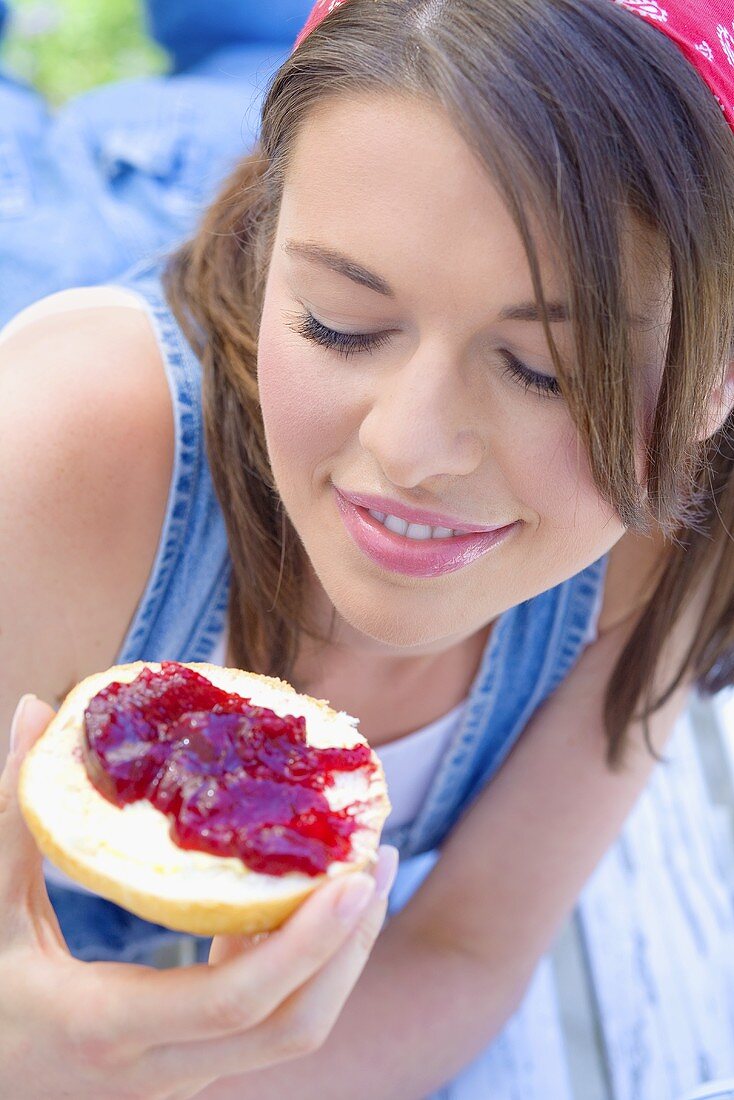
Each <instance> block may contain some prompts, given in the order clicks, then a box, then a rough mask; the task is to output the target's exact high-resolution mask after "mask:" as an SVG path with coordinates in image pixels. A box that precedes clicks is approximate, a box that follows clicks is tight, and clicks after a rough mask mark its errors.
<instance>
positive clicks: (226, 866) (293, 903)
mask: <svg viewBox="0 0 734 1100" xmlns="http://www.w3.org/2000/svg"><path fill="white" fill-rule="evenodd" d="M181 663H183V662H181ZM146 666H147V667H148V668H150V669H152V670H154V671H160V670H161V665H159V664H156V663H154V662H143V661H137V662H135V663H134V664H129V665H115V666H113V667H111V668H109V669H107V671H105V672H100V673H97V674H95V675H93V676H88V677H87V678H86V679H85V680H82V681H81V682H80V683H79V684H77V686H76V687H75V688H73V689H72V690H71V691H70V692H69V694H68V695H67V696H66V698H65V699H64V702H63V703H62V705H61V707H60V708H59V711H58V713H57V714H56V716H55V717H54V718H53V719H52V721H51V722H50V724H49V726H48V728H47V729H46V731H45V732H44V733H43V735H42V736H41V737H40V738H39V740H38V741H37V742H36V744H35V745H34V746H33V747H32V749H31V750H30V751H29V753H28V754H27V756H26V758H25V760H24V761H23V765H22V768H21V774H20V784H19V798H20V805H21V809H22V811H23V814H24V817H25V819H26V821H27V823H28V826H29V828H30V829H31V831H32V833H33V835H34V837H35V838H36V841H37V843H38V846H39V848H40V849H41V851H42V852H43V853H44V855H46V856H48V858H49V859H50V860H51V862H52V863H54V864H55V865H56V866H57V867H58V868H60V869H61V870H62V871H64V872H65V873H66V874H67V875H69V876H70V877H71V878H73V879H74V880H75V881H77V882H79V883H81V884H82V885H83V886H86V887H87V888H88V889H90V890H93V891H94V892H95V893H97V894H99V895H101V896H102V897H105V898H108V899H109V900H110V901H113V902H116V903H117V904H118V905H121V906H124V907H125V908H126V909H128V910H130V912H132V913H135V914H137V916H139V917H142V918H143V919H145V920H148V921H153V922H155V923H156V924H162V925H166V926H167V927H168V928H172V929H175V930H177V931H181V932H189V933H193V934H195V935H202V936H213V935H216V934H219V933H240V934H254V933H257V932H264V931H270V930H271V929H274V928H277V927H278V926H279V925H280V924H282V922H283V921H284V920H285V919H286V917H288V916H289V914H290V913H292V912H293V910H294V909H296V908H297V906H298V905H299V904H300V903H301V902H302V901H303V900H304V899H305V898H306V897H307V896H308V895H309V894H310V893H311V892H312V891H313V890H314V889H316V888H317V887H318V886H319V885H321V884H322V883H323V882H324V881H325V880H326V879H327V878H333V877H335V876H338V875H343V874H348V873H350V872H352V871H357V870H362V869H365V868H369V867H370V866H371V865H372V864H373V863H374V862H375V859H376V852H377V848H378V845H379V839H380V833H381V831H382V826H383V824H384V822H385V818H386V817H387V815H388V814H389V812H390V802H389V799H388V795H387V789H386V786H385V775H384V772H383V769H382V766H381V764H380V761H379V758H378V757H377V755H376V754H375V753H374V752H373V753H372V761H373V763H374V765H375V767H374V770H373V771H372V773H371V774H370V769H368V768H361V769H359V770H358V771H353V772H348V771H340V772H335V773H334V776H335V783H334V786H333V787H326V788H325V789H324V792H323V793H324V795H325V797H326V798H327V800H328V802H329V805H330V807H331V809H333V810H338V809H341V808H343V807H344V806H345V805H348V804H351V803H355V802H358V803H360V804H361V803H363V806H362V805H360V807H359V810H358V812H357V814H356V820H357V821H358V822H359V824H360V826H363V827H361V828H358V829H357V830H355V832H354V833H353V835H352V837H351V842H352V853H351V858H350V860H349V861H348V862H347V861H344V862H334V863H331V864H330V865H329V866H328V868H327V871H326V873H325V874H321V875H316V876H312V875H306V874H303V873H301V872H290V873H288V874H285V875H268V874H261V873H259V872H256V871H252V870H250V869H249V868H248V867H247V866H246V865H245V864H244V863H243V862H242V860H240V859H238V858H235V857H229V856H216V855H210V854H209V853H207V852H199V851H192V850H190V849H184V848H181V847H179V846H178V845H177V844H175V843H174V842H173V841H172V840H171V838H170V836H169V829H170V822H169V819H168V817H167V816H166V815H165V814H164V813H162V812H161V811H160V810H158V809H156V808H155V806H153V805H152V804H151V803H150V802H149V801H148V800H147V799H142V800H140V801H138V802H132V803H129V804H127V805H125V806H122V807H118V806H116V805H114V804H113V803H112V802H110V801H108V799H106V798H104V797H103V796H102V795H101V794H100V793H99V792H98V791H97V789H96V787H95V786H94V785H93V784H92V783H91V782H90V780H89V778H88V776H87V771H86V767H85V765H84V762H83V759H82V755H81V746H82V741H83V736H84V711H85V708H86V707H87V705H88V703H89V701H90V700H91V699H92V698H93V696H95V695H96V694H97V692H99V691H100V690H101V689H102V688H103V687H105V686H106V685H107V684H109V683H111V682H113V681H119V682H129V681H131V680H134V679H135V678H136V677H137V676H138V675H139V673H140V672H141V671H142V669H143V668H144V667H146ZM186 667H187V668H190V669H193V670H195V671H196V672H198V673H200V674H201V675H202V676H205V677H206V678H207V679H208V680H210V681H211V683H212V684H214V685H215V686H216V687H219V688H222V689H223V690H225V691H228V692H235V693H237V694H238V695H243V696H245V697H247V698H249V699H251V700H252V702H253V704H256V705H259V706H264V707H269V708H270V709H271V710H273V711H275V713H276V714H278V715H283V716H284V715H287V714H292V715H296V716H300V715H302V716H303V717H304V718H305V721H306V738H307V742H308V744H310V745H313V746H315V747H317V748H326V747H333V746H339V747H347V748H348V747H352V746H354V745H358V744H366V742H365V739H364V737H362V735H361V734H360V733H359V732H358V731H357V729H356V725H357V719H355V718H352V717H351V716H350V715H348V714H346V713H344V712H343V711H340V712H337V711H335V710H333V709H332V708H331V707H330V706H329V705H328V704H327V703H326V702H325V701H324V700H321V699H313V698H312V697H311V696H309V695H301V694H298V693H297V692H296V691H295V690H294V689H293V688H292V687H291V685H290V684H288V683H287V682H286V681H284V680H278V679H275V678H274V677H268V676H260V675H257V674H255V673H250V672H244V671H242V670H240V669H234V668H221V667H219V666H218V665H210V664H204V663H194V664H188V665H186Z"/></svg>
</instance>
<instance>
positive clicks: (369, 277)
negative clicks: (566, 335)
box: [283, 240, 650, 325]
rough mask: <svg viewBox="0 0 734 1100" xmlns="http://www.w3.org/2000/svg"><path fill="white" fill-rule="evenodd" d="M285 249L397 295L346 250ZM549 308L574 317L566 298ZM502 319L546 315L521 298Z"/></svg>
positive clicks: (553, 317) (291, 245)
mask: <svg viewBox="0 0 734 1100" xmlns="http://www.w3.org/2000/svg"><path fill="white" fill-rule="evenodd" d="M283 251H284V252H285V253H287V254H288V255H289V256H301V257H303V259H305V260H311V261H312V262H313V263H318V264H321V265H322V267H328V268H329V269H330V270H331V271H336V272H337V274H339V275H346V277H347V278H348V279H351V280H352V282H353V283H359V285H360V286H366V287H367V288H368V289H369V290H374V291H375V292H376V293H377V294H382V295H384V296H385V297H386V298H396V297H397V295H396V293H395V291H394V290H393V288H392V287H391V286H390V284H389V283H387V282H386V281H385V280H384V279H383V278H381V276H379V275H376V274H375V273H374V271H369V270H368V269H367V268H366V267H363V266H362V264H358V263H357V262H356V261H355V260H352V259H350V258H349V256H345V255H344V254H343V253H342V252H337V251H336V249H334V248H326V247H325V246H324V245H320V244H314V243H311V242H308V241H294V240H287V241H286V242H285V244H284V245H283ZM546 311H547V313H548V320H549V321H550V322H551V323H559V322H566V321H569V320H570V319H571V314H570V311H569V308H568V306H567V305H565V304H564V303H563V302H548V303H547V304H546ZM499 319H500V321H538V322H540V321H542V315H541V312H540V309H539V307H538V305H537V303H536V302H521V303H520V304H519V305H515V306H506V307H505V309H503V310H502V312H501V313H500V315H499ZM629 320H630V321H631V322H632V323H633V324H636V325H642V324H649V323H650V322H649V320H648V319H647V318H646V317H638V316H637V315H633V316H631V317H630V318H629Z"/></svg>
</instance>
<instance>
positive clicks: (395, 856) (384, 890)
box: [375, 844, 400, 901]
mask: <svg viewBox="0 0 734 1100" xmlns="http://www.w3.org/2000/svg"><path fill="white" fill-rule="evenodd" d="M399 861H400V854H399V852H398V850H397V848H393V846H392V844H383V845H382V847H381V848H380V854H379V856H378V859H377V867H376V868H375V884H376V886H377V896H378V898H379V899H380V901H384V900H385V898H386V897H387V895H388V894H389V893H390V890H391V888H392V884H393V883H394V882H395V876H396V875H397V873H398V863H399Z"/></svg>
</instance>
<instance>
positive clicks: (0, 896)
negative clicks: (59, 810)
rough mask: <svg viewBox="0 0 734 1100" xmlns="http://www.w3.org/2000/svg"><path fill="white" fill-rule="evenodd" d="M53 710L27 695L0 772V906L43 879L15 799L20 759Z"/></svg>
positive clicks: (35, 849)
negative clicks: (13, 744) (11, 748)
mask: <svg viewBox="0 0 734 1100" xmlns="http://www.w3.org/2000/svg"><path fill="white" fill-rule="evenodd" d="M54 713H55V712H54V710H53V709H52V708H51V707H49V706H48V705H47V704H46V703H43V702H41V700H40V699H36V697H35V696H30V697H26V699H25V703H24V706H23V707H22V709H21V710H20V711H19V712H18V714H17V721H16V723H15V731H14V732H15V733H16V745H15V747H14V749H13V750H12V751H11V752H10V753H9V755H8V758H7V760H6V761H5V767H4V768H3V771H2V775H0V853H2V859H0V905H2V906H3V908H4V907H6V906H7V905H8V904H10V905H14V904H17V902H18V900H19V898H21V897H24V896H27V894H28V891H29V887H32V886H33V885H34V884H35V883H36V881H37V880H38V879H42V878H43V871H42V861H43V856H42V855H41V852H40V851H39V849H38V846H37V845H36V842H35V840H34V838H33V834H32V833H31V831H30V829H29V828H28V826H27V825H26V822H25V818H24V817H23V813H22V811H21V808H20V804H19V802H18V778H19V774H20V768H21V765H22V763H23V759H24V757H25V755H26V753H27V752H28V750H29V749H30V747H31V746H32V745H33V744H35V742H36V741H37V740H38V738H39V737H40V736H41V734H42V733H43V731H44V730H45V729H46V727H47V725H48V724H49V722H50V721H51V719H52V718H53V717H54Z"/></svg>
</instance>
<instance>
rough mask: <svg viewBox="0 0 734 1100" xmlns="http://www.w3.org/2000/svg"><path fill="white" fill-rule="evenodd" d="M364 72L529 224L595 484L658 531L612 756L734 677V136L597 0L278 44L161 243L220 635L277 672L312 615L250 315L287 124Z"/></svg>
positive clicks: (617, 678) (259, 284)
mask: <svg viewBox="0 0 734 1100" xmlns="http://www.w3.org/2000/svg"><path fill="white" fill-rule="evenodd" d="M369 92H377V93H379V92H387V93H392V94H401V95H408V96H419V97H422V98H423V99H424V100H427V101H428V102H430V103H434V104H436V105H438V106H440V107H442V108H443V109H444V110H445V111H447V112H448V113H449V115H450V117H451V118H452V120H453V122H454V124H455V125H456V126H457V128H458V129H459V130H460V132H461V133H462V134H463V135H464V137H465V139H466V140H467V142H468V143H469V144H470V146H471V148H472V149H473V150H474V151H475V152H476V154H477V155H478V156H479V157H480V158H481V159H482V161H483V162H484V164H485V165H486V168H487V171H488V173H489V174H490V175H491V177H492V179H493V181H494V182H495V184H496V186H497V187H498V188H499V189H500V192H501V193H502V194H503V196H504V198H505V200H506V202H507V206H508V209H509V211H510V212H511V214H512V215H513V217H514V219H515V222H516V224H517V227H518V230H519V232H520V234H521V236H522V239H523V242H524V246H525V249H526V252H527V256H528V261H529V264H530V269H531V273H532V277H533V282H534V287H535V293H536V296H537V299H538V302H539V305H540V307H541V311H542V312H543V313H544V322H543V323H544V329H545V333H546V336H547V339H548V343H549V346H550V348H551V352H552V355H553V360H554V364H555V368H556V371H557V374H558V377H559V381H560V384H561V389H562V393H563V396H564V398H565V400H566V401H567V403H568V407H569V411H570V415H571V416H572V418H573V420H574V423H575V425H576V427H577V430H578V437H579V441H580V444H581V445H583V446H584V447H585V449H586V452H587V454H588V457H589V462H590V466H591V471H592V475H593V477H594V481H595V483H596V485H597V487H598V490H599V492H600V493H601V494H602V496H603V497H604V498H605V499H606V500H607V501H608V502H609V503H610V504H611V505H612V506H613V507H614V509H615V510H616V512H617V514H618V515H619V517H620V519H621V521H622V523H624V525H625V526H626V527H627V528H628V529H629V530H632V531H637V532H641V533H646V534H649V533H652V532H656V531H657V532H661V533H662V535H663V536H664V538H665V540H666V550H667V552H668V553H667V557H666V561H665V565H664V568H663V570H662V572H661V574H660V576H659V578H658V579H657V584H656V587H655V589H654V591H653V593H652V595H651V596H650V598H649V601H648V602H647V604H646V606H645V608H644V610H643V612H642V614H641V616H640V618H639V620H638V621H637V623H636V626H635V629H634V631H633V632H632V633H631V635H630V637H629V640H628V643H627V645H626V648H625V649H624V651H623V653H622V655H621V657H620V659H619V661H618V664H617V667H616V668H615V669H614V672H613V674H612V676H611V678H610V681H609V685H608V689H607V695H606V700H605V712H604V718H605V726H606V732H607V737H608V759H609V762H610V764H611V765H612V766H616V765H618V764H619V763H620V761H621V760H622V756H623V750H624V747H625V742H626V730H627V728H628V726H629V724H630V721H631V720H632V718H633V716H634V717H637V716H638V715H637V714H636V712H635V708H636V707H637V705H638V703H639V702H640V701H641V700H642V701H643V709H642V712H641V714H640V715H639V717H641V718H643V719H645V720H646V719H647V718H648V717H649V716H650V715H651V714H652V713H653V712H654V711H655V710H656V709H658V707H659V706H660V705H662V703H663V702H664V701H665V700H666V699H667V698H668V697H669V695H670V694H671V693H672V691H673V690H674V689H675V687H677V685H678V684H679V683H680V682H681V680H682V678H683V677H684V676H686V677H687V678H689V679H690V680H693V681H695V683H696V684H697V686H698V687H699V689H700V690H701V691H703V692H706V693H711V692H715V691H718V690H720V689H721V688H723V687H725V686H726V685H728V684H731V683H733V682H734V539H733V538H732V532H733V531H734V416H732V415H730V416H729V418H728V420H727V421H726V424H725V425H724V426H723V427H722V428H721V430H719V431H717V432H716V434H715V435H714V436H713V437H711V438H710V439H709V440H707V441H705V442H704V443H696V442H695V440H696V438H697V436H698V435H701V433H702V427H703V424H704V423H705V421H704V412H705V409H706V405H707V402H708V400H709V397H710V395H711V393H712V391H713V389H714V387H715V385H716V384H717V383H720V382H721V380H722V378H723V376H724V372H725V369H726V366H727V364H728V361H729V359H730V358H731V356H732V354H734V137H733V136H732V134H731V132H730V130H729V128H728V127H727V125H726V122H725V120H724V118H723V116H722V114H721V111H720V110H719V107H718V105H717V103H716V101H715V99H714V97H713V95H712V94H711V93H710V92H709V90H708V89H707V88H706V86H705V85H704V84H703V82H702V81H701V80H700V78H699V77H698V74H697V73H696V72H695V70H694V69H693V68H692V67H691V66H690V65H689V64H688V62H687V61H686V60H685V59H684V57H683V56H682V55H681V54H680V53H679V51H678V50H677V49H676V47H675V46H674V45H673V44H672V43H671V42H670V41H669V40H668V39H667V38H666V37H665V36H664V35H662V34H660V32H659V31H657V30H655V29H654V28H652V27H650V26H648V25H647V24H645V23H644V22H643V21H642V20H640V19H638V18H637V17H635V16H632V15H631V14H630V13H629V12H625V11H624V9H622V8H620V7H618V6H617V5H615V4H612V3H611V2H610V0H513V2H512V3H508V0H450V2H446V0H378V2H375V0H350V2H349V3H348V4H346V5H344V6H343V7H341V8H339V9H337V10H336V11H335V12H333V13H332V14H331V15H330V16H329V17H328V18H327V19H326V20H325V21H324V22H323V23H322V24H321V25H320V26H319V27H318V28H317V29H316V30H315V31H314V32H312V33H311V35H310V36H309V37H308V38H307V39H306V41H305V42H304V43H303V45H302V46H301V47H300V48H299V49H298V50H297V51H296V52H295V53H294V54H293V55H292V56H291V57H290V58H289V59H288V60H287V61H286V62H285V63H284V64H283V65H282V67H281V68H280V69H279V71H278V72H277V73H276V74H275V76H274V78H273V80H272V83H271V85H270V88H269V90H268V94H267V97H266V100H265V103H264V106H263V112H262V128H261V137H260V141H259V143H258V145H257V147H256V149H255V150H254V151H253V153H252V154H251V155H250V156H248V157H246V158H245V159H244V160H243V161H242V163H241V164H240V165H239V166H238V167H237V169H236V170H235V171H234V173H233V174H232V176H231V178H230V179H229V181H228V182H227V184H226V186H225V188H224V190H223V192H222V194H221V195H220V196H219V198H218V199H217V201H216V202H215V203H214V204H213V205H212V206H211V207H210V209H209V211H208V213H207V214H206V216H205V218H204V221H203V224H202V226H201V228H200V230H199V232H198V233H197V235H196V236H195V238H194V239H193V240H191V241H190V242H189V243H187V244H186V245H185V246H184V247H182V248H181V249H180V250H179V251H178V252H177V253H176V254H175V255H174V256H173V257H172V260H171V263H170V265H169V268H168V271H167V273H166V287H167V293H168V296H169V299H170V302H171V304H172V307H173V309H174V311H175V312H176V314H177V316H178V318H179V320H180V321H181V323H182V324H183V325H184V328H185V330H186V332H187V334H188V336H189V338H190V340H191V342H192V344H193V346H194V347H195V348H196V350H197V353H198V354H199V355H200V356H201V360H202V364H203V372H204V373H203V401H204V416H205V433H206V445H207V449H208V454H209V459H210V464H211V470H212V476H213V479H214V485H215V487H216V491H217V495H218V498H219V501H220V504H221V507H222V510H223V513H224V517H225V520H226V524H227V531H228V537H229V545H230V551H231V557H232V566H233V572H232V587H231V595H230V608H229V615H230V639H231V640H230V644H231V646H232V650H233V653H234V656H235V659H236V660H237V662H238V663H239V664H241V666H242V667H243V668H251V669H253V670H258V671H262V672H268V673H270V674H273V675H278V676H282V677H283V678H285V679H292V675H293V667H294V663H295V659H296V655H297V652H298V642H299V637H300V634H301V632H302V631H303V632H305V633H307V634H308V635H310V636H311V637H318V635H317V634H316V632H315V631H314V630H313V628H312V626H311V624H310V623H309V622H308V621H307V618H306V615H305V610H304V593H305V589H304V582H305V579H306V577H307V575H308V567H309V563H308V559H307V556H306V553H305V550H304V548H303V546H302V544H301V542H300V540H299V538H298V535H297V533H296V531H295V529H294V528H293V527H292V525H291V523H290V520H289V517H288V516H287V515H286V513H285V509H283V508H282V505H281V502H280V500H279V497H278V493H277V490H276V488H275V485H274V483H273V479H272V474H271V470H270V465H269V461H268V455H267V450H266V445H265V435H264V429H263V422H262V416H261V412H260V406H259V400H258V388H257V334H258V327H259V317H260V311H261V308H262V301H263V291H264V286H265V279H266V274H267V266H268V261H269V256H270V250H271V246H272V240H273V235H274V230H275V224H276V220H277V215H278V209H279V203H280V196H281V193H282V187H283V180H284V175H285V172H286V170H287V165H288V157H289V153H290V150H291V149H292V147H293V144H294V139H295V137H296V135H297V133H298V130H299V127H300V126H301V125H302V124H303V121H304V119H305V118H306V116H307V115H308V113H309V111H311V109H312V108H314V107H315V106H316V105H317V104H319V103H322V102H324V101H326V100H327V98H329V97H334V96H340V95H343V94H344V95H350V94H352V95H354V94H357V93H369ZM630 213H631V214H632V215H633V217H634V219H635V221H636V224H637V225H641V226H643V227H645V229H649V230H652V231H653V235H654V238H655V240H656V241H658V242H659V241H662V243H663V255H664V258H665V262H666V264H667V270H668V271H669V273H670V284H669V285H670V296H671V300H670V305H671V307H672V323H671V327H670V331H669V337H668V342H667V351H666V359H665V366H664V371H663V374H662V379H661V382H660V388H659V392H658V394H657V397H656V399H653V402H652V404H653V408H652V409H651V410H650V414H649V416H648V417H647V418H646V419H645V434H644V437H643V438H644V442H645V445H646V454H647V460H648V469H647V480H646V483H645V484H644V485H640V484H639V483H638V479H637V474H636V470H635V446H636V444H637V445H639V441H640V436H639V424H640V419H639V418H640V407H641V406H640V402H641V401H642V400H643V395H642V394H641V392H640V389H641V386H640V380H639V379H640V369H639V367H640V365H639V363H638V362H636V357H635V354H634V347H633V343H632V338H631V334H630V326H629V325H628V323H627V321H626V319H625V318H626V314H627V312H628V311H629V310H630V302H629V301H628V284H627V280H626V278H625V272H626V270H627V269H626V267H625V261H624V256H625V244H624V241H625V229H626V226H627V227H628V225H629V216H630ZM531 217H534V218H535V219H536V220H535V222H534V223H533V224H541V225H542V226H543V228H544V231H547V234H548V238H549V239H550V240H551V241H552V242H553V244H554V247H555V248H556V249H557V252H558V256H559V258H560V261H561V265H562V268H563V270H564V271H565V272H566V279H567V283H568V295H569V302H570V306H571V312H572V326H573V332H574V333H575V346H576V355H575V359H574V364H583V365H584V366H583V369H579V368H578V366H577V365H574V364H571V363H564V362H562V361H561V360H560V358H559V356H558V352H557V349H556V348H555V345H554V342H553V339H552V334H551V329H550V327H549V324H548V318H547V315H545V307H546V302H545V298H544V295H543V288H542V285H541V279H540V274H539V265H538V259H537V254H536V250H535V246H534V242H533V236H532V232H531V224H530V223H531ZM704 434H705V433H704ZM704 576H706V577H710V578H711V583H710V589H709V592H708V596H707V602H706V604H705V609H704V612H703V615H702V618H701V621H700V625H699V628H698V630H697V631H696V633H695V637H694V638H693V640H692V643H691V647H690V651H689V653H688V654H687V657H686V659H685V662H684V664H683V666H682V667H681V668H680V670H679V673H678V675H677V677H676V679H675V681H674V683H672V684H670V685H669V687H668V689H667V690H666V691H665V694H664V695H662V696H661V697H660V698H658V699H657V700H654V699H653V698H652V686H653V681H654V675H655V669H656V664H657V661H658V658H659V655H660V652H661V649H662V647H663V644H664V642H665V639H666V638H667V636H668V635H669V633H670V631H671V628H672V626H673V624H674V623H675V622H676V620H677V619H678V618H679V616H680V614H681V612H682V610H683V609H684V608H685V607H686V606H687V604H688V602H689V600H690V599H691V598H692V596H693V593H694V591H695V590H697V588H698V585H699V583H700V581H701V578H702V577H704ZM322 640H324V639H322ZM295 686H296V687H298V685H297V684H296V685H295ZM648 747H650V748H651V751H652V747H651V746H650V744H649V738H648Z"/></svg>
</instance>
